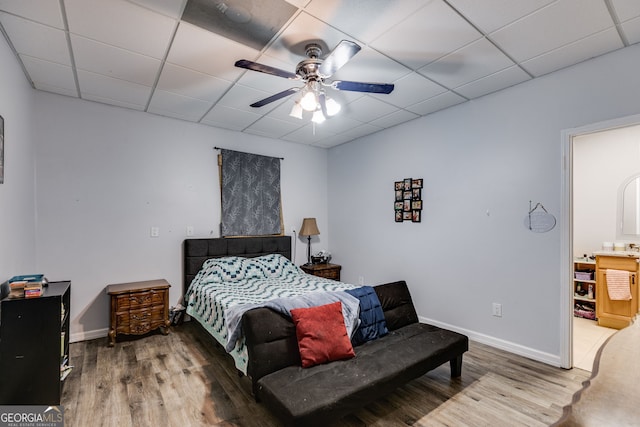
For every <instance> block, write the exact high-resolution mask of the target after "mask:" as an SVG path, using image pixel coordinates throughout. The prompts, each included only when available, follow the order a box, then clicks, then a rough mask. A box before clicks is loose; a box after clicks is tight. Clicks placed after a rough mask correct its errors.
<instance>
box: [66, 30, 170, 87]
mask: <svg viewBox="0 0 640 427" xmlns="http://www.w3.org/2000/svg"><path fill="white" fill-rule="evenodd" d="M71 45H72V46H73V51H74V58H75V62H76V66H77V67H78V69H80V70H86V71H91V72H94V73H98V74H103V75H105V76H108V77H115V78H117V79H121V80H126V81H128V82H133V83H138V84H142V85H146V86H152V85H153V84H154V83H155V81H156V76H157V75H158V72H159V69H160V65H161V62H160V61H158V60H157V59H154V58H151V57H149V56H144V55H140V54H137V53H134V52H131V51H128V50H125V49H121V48H119V47H115V46H111V45H108V44H104V43H98V42H96V41H93V40H90V39H87V38H84V37H80V36H76V35H73V34H72V35H71Z"/></svg>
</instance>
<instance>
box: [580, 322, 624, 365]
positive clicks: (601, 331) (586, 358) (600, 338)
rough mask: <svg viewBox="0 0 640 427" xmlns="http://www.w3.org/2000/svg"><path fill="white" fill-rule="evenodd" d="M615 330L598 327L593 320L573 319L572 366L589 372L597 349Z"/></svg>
mask: <svg viewBox="0 0 640 427" xmlns="http://www.w3.org/2000/svg"><path fill="white" fill-rule="evenodd" d="M617 331H618V330H617V329H611V328H604V327H602V326H598V322H596V321H595V320H589V319H583V318H581V317H574V318H573V366H574V367H576V368H580V369H584V370H585V371H589V372H591V369H592V368H593V360H594V359H595V357H596V353H597V352H598V349H599V348H600V346H602V344H604V342H605V341H606V340H607V338H609V337H610V336H611V335H613V334H614V333H616V332H617Z"/></svg>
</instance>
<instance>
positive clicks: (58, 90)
mask: <svg viewBox="0 0 640 427" xmlns="http://www.w3.org/2000/svg"><path fill="white" fill-rule="evenodd" d="M33 87H35V88H36V89H38V90H43V91H45V92H51V93H57V94H58V95H65V96H71V97H73V98H77V97H78V91H77V90H76V89H73V90H71V89H65V88H61V87H58V86H50V85H48V84H45V83H34V85H33Z"/></svg>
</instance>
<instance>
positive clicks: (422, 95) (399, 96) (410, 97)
mask: <svg viewBox="0 0 640 427" xmlns="http://www.w3.org/2000/svg"><path fill="white" fill-rule="evenodd" d="M394 84H395V87H394V89H393V92H391V93H390V94H389V95H387V97H386V98H385V99H384V100H385V101H386V102H389V103H391V104H393V105H396V106H398V107H401V108H404V107H408V106H409V105H413V104H415V103H417V102H420V101H422V100H424V99H429V98H432V97H434V96H436V95H438V94H440V93H444V92H446V91H447V90H446V89H445V88H443V87H442V86H440V85H439V84H437V83H434V82H432V81H431V80H428V79H427V78H425V77H424V76H422V75H420V74H418V73H411V74H408V75H407V76H405V77H403V78H401V79H399V80H397V81H395V82H394Z"/></svg>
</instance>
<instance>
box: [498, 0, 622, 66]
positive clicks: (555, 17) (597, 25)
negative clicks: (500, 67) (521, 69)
mask: <svg viewBox="0 0 640 427" xmlns="http://www.w3.org/2000/svg"><path fill="white" fill-rule="evenodd" d="M612 26H613V20H612V19H611V15H609V11H608V10H607V7H606V5H605V2H604V1H589V2H585V1H583V0H558V1H556V2H555V3H552V4H550V5H549V6H546V7H544V8H542V9H540V10H538V11H537V12H535V13H532V14H531V15H528V16H527V17H525V18H523V19H521V20H519V21H516V22H514V23H513V24H510V25H508V26H506V27H504V28H502V29H500V30H498V31H496V32H495V33H492V34H491V35H490V38H491V39H492V40H493V41H494V42H495V43H496V44H498V46H500V47H501V48H502V49H503V50H504V51H505V52H506V53H507V54H508V55H509V56H511V57H512V58H514V59H516V60H517V61H526V60H528V59H531V58H533V57H536V56H539V55H542V54H543V53H546V52H549V51H551V50H554V49H557V48H559V47H561V46H564V45H566V44H569V43H572V42H575V41H577V40H579V39H581V38H584V37H587V36H589V35H591V34H594V33H597V32H600V31H603V30H605V29H607V28H610V27H612Z"/></svg>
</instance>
